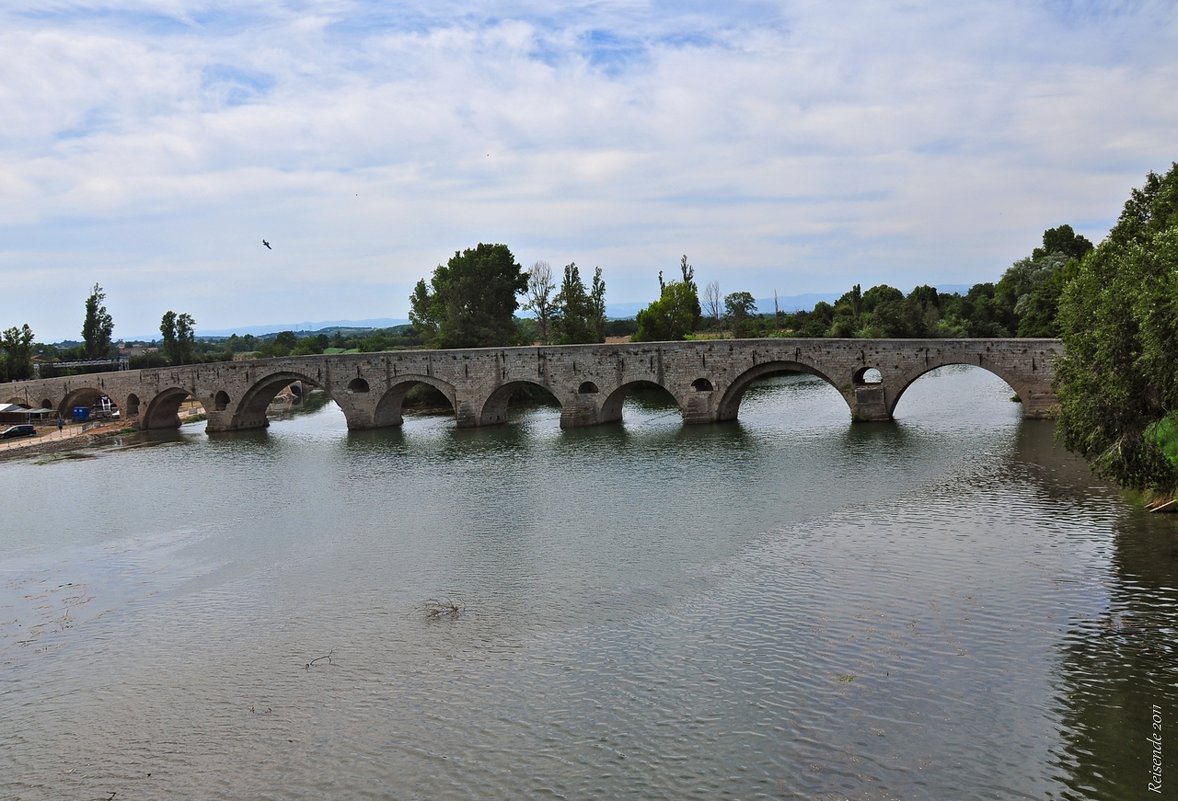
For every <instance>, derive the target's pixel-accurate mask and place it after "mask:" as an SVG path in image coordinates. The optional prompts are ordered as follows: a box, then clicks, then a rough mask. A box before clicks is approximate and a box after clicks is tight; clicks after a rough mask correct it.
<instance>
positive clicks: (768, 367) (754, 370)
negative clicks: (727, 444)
mask: <svg viewBox="0 0 1178 801" xmlns="http://www.w3.org/2000/svg"><path fill="white" fill-rule="evenodd" d="M781 373H807V374H808V375H813V376H817V377H818V378H821V379H822V380H823V381H825V382H826V383H828V384H830V385H831V386H832V387H834V388H835V389H837V390H838V392H839V394H840V395H842V396H843V400H845V401H846V402H847V406H849V407H851V409H852V410H854V406H853V404H852V401H851V398H849V397H848V393H849V392H853V389H852V388H851V387H850V386H842V387H840V386H839V385H838V384H836V383H835V382H834V381H833V380H832V379H831V377H830V376H828V375H826V374H825V373H824V372H823V371H822V370H820V369H818V368H817V367H814V366H813V365H809V364H804V363H802V362H794V361H770V362H762V363H761V364H758V365H756V366H755V367H751V368H749V369H748V370H745V371H744V372H743V373H741V374H740V375H738V376H737V377H736V378H735V379H734V380H733V381H732V383H731V384H729V385H728V388H727V389H725V390H724V394H723V395H722V396H721V397H720V402H719V403H718V404H717V405H716V420H717V421H723V420H735V419H736V415H737V412H738V411H739V410H740V402H741V400H742V399H743V398H744V393H745V392H747V391H748V388H749V387H750V386H752V384H753V382H754V381H756V380H757V379H758V378H765V377H767V376H771V375H780V374H781Z"/></svg>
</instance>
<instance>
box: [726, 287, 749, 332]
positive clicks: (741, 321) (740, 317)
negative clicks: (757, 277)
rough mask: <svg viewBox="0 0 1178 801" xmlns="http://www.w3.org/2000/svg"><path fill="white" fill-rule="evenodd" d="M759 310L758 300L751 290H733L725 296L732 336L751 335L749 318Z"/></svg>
mask: <svg viewBox="0 0 1178 801" xmlns="http://www.w3.org/2000/svg"><path fill="white" fill-rule="evenodd" d="M756 311H757V301H756V300H755V299H754V298H753V296H752V293H750V292H733V293H732V294H730V295H726V296H725V297H724V312H725V316H726V317H727V318H728V321H729V322H730V323H731V325H732V336H734V337H736V338H737V339H742V338H744V337H747V336H749V334H750V333H751V331H750V330H749V327H750V326H749V322H750V320H749V318H750V317H751V316H752V315H753V314H754V313H755V312H756Z"/></svg>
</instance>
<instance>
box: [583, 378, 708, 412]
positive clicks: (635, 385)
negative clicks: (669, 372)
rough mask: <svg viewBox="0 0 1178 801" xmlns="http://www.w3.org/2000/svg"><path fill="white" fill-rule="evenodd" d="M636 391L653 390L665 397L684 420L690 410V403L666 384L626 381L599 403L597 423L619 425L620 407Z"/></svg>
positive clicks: (636, 380) (639, 380) (641, 380)
mask: <svg viewBox="0 0 1178 801" xmlns="http://www.w3.org/2000/svg"><path fill="white" fill-rule="evenodd" d="M636 389H654V390H655V391H657V392H658V393H659V394H660V395H666V396H667V397H669V398H670V400H671V401H672V402H673V403H674V404H675V405H676V406H678V407H679V414H680V415H681V416H682V417H683V418H684V419H686V418H687V413H688V411H689V409H690V403H689V401H688V399H687V398H684V397H682V396H681V393H677V392H675V390H673V389H671V388H670V387H668V386H667V385H666V384H660V383H659V382H658V381H650V380H646V379H635V380H632V381H627V382H625V383H624V384H620V385H618V386H616V387H614V388H613V389H612V390H610V392H609V393H608V394H607V395H606V396H605V400H603V401H602V402H601V409H600V412H599V415H598V421H599V422H602V423H619V422H621V420H622V405H623V404H624V403H625V402H626V398H627V397H629V395H630V394H631V393H632V392H634V390H636Z"/></svg>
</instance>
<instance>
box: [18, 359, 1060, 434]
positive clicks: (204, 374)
mask: <svg viewBox="0 0 1178 801" xmlns="http://www.w3.org/2000/svg"><path fill="white" fill-rule="evenodd" d="M1062 353H1063V343H1062V342H1061V341H1059V340H1056V339H739V340H698V341H689V342H644V343H627V344H618V345H566V346H543V347H515V348H472V349H466V350H400V351H386V352H381V353H358V354H343V355H335V356H325V355H320V356H296V357H288V358H280V359H260V360H254V361H239V362H218V363H213V364H199V365H186V366H183V367H164V368H153V369H144V370H125V371H121V372H112V373H95V374H90V375H81V376H72V377H65V378H47V379H35V380H31V381H20V382H15V383H11V384H0V399H3V400H4V401H5V402H8V403H22V404H25V405H28V406H33V407H43V408H51V409H56V410H57V411H58V413H59V414H61V415H62V416H63V417H67V416H68V415H69V412H70V410H71V409H72V408H73V407H75V406H90V405H94V404H95V403H96V402H97V399H98V398H99V397H101V396H102V395H106V396H108V397H110V398H111V399H112V400H113V401H114V402H115V403H116V404H117V405H118V407H119V409H120V410H121V415H122V417H123V418H124V419H126V420H129V421H134V422H136V423H137V424H138V426H139V427H140V428H141V429H144V430H150V429H164V428H176V427H178V426H179V425H180V420H179V417H178V415H177V412H178V410H179V408H180V404H181V403H183V402H184V401H185V400H186V399H187V398H188V397H190V396H191V397H192V398H193V399H195V400H196V401H198V402H199V403H200V404H201V405H202V406H203V407H204V409H205V412H206V413H207V415H208V425H207V431H209V432H210V433H212V432H222V431H241V430H247V429H256V428H264V427H265V426H267V425H269V420H268V419H267V417H266V407H267V406H268V405H269V403H270V401H272V400H273V399H274V397H275V395H277V393H278V392H279V391H280V390H281V389H282V388H283V387H285V386H287V385H288V384H291V383H292V382H295V381H302V382H304V383H306V384H310V385H312V386H316V387H320V388H322V389H323V390H325V391H326V392H327V393H328V394H329V395H330V396H331V398H332V399H333V400H334V401H335V402H336V403H337V404H338V405H339V407H340V408H341V409H342V410H343V412H344V416H345V417H346V419H347V425H348V428H349V429H371V428H382V427H387V426H397V425H400V424H401V422H402V418H401V405H402V402H403V400H404V398H405V393H406V392H407V391H408V390H409V389H410V388H411V387H413V386H414V385H417V384H428V385H429V386H431V387H434V388H435V389H437V390H439V391H441V393H442V394H443V395H445V396H446V397H447V398H448V399H449V401H450V404H451V405H452V406H453V409H454V418H455V423H456V425H457V426H459V427H463V428H465V427H475V426H487V425H496V424H499V423H503V422H504V421H505V420H506V419H507V405H508V401H509V399H510V397H511V394H512V391H513V389H515V388H516V387H518V386H520V385H524V384H533V385H536V386H540V387H543V388H544V389H546V390H548V391H549V392H551V393H552V395H553V396H555V398H556V400H557V401H559V403H560V406H561V415H560V424H561V427H563V428H575V427H580V426H591V425H598V424H602V423H612V422H617V421H620V420H621V419H622V402H623V401H624V400H625V397H626V395H627V394H628V393H629V392H630V391H631V390H632V389H634V388H635V387H637V386H641V385H650V384H654V385H657V386H660V387H662V388H664V389H665V390H667V392H669V393H670V394H671V395H672V396H673V397H674V399H675V401H676V402H677V403H678V404H679V409H680V410H681V412H682V414H683V421H684V422H685V423H691V424H694V423H711V422H718V421H723V420H733V419H735V418H736V416H737V412H738V410H739V407H740V401H741V398H742V396H743V395H744V392H745V390H747V389H748V387H749V385H750V384H751V383H752V382H753V381H755V380H757V379H758V378H761V377H763V376H767V375H772V374H774V373H783V372H801V373H810V374H812V375H816V376H818V377H819V378H822V379H823V380H825V381H827V382H828V383H829V384H831V386H833V387H834V388H835V389H837V390H838V392H839V393H840V394H841V395H842V396H843V398H844V399H845V400H846V402H847V406H848V407H850V412H851V419H852V420H856V421H886V420H891V419H892V414H893V412H894V411H895V409H896V404H897V403H898V402H899V400H900V397H901V396H902V395H903V394H904V390H905V389H906V388H907V387H908V386H909V385H910V384H911V383H912V382H913V381H915V380H916V379H917V378H919V377H920V376H921V375H923V374H924V373H926V372H928V371H930V370H933V369H935V368H937V367H942V366H945V365H952V364H967V365H973V366H976V367H980V368H982V369H984V370H989V371H990V372H992V373H994V374H995V375H997V376H998V377H999V378H1001V379H1002V380H1004V381H1005V382H1006V383H1007V384H1009V385H1010V386H1011V388H1012V389H1013V390H1014V392H1015V393H1016V394H1017V395H1018V396H1019V398H1020V399H1021V401H1022V404H1023V413H1024V415H1025V416H1027V417H1048V416H1051V415H1052V414H1053V413H1054V410H1055V407H1056V397H1055V393H1054V391H1053V389H1052V379H1053V378H1054V375H1055V370H1054V368H1055V361H1056V359H1057V358H1058V357H1059V355H1060V354H1062ZM873 368H874V370H877V371H878V374H876V373H874V372H869V371H871V370H872V369H873Z"/></svg>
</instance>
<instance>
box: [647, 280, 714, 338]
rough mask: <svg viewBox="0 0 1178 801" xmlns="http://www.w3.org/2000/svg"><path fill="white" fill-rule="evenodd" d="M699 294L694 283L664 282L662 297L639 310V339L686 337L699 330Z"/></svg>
mask: <svg viewBox="0 0 1178 801" xmlns="http://www.w3.org/2000/svg"><path fill="white" fill-rule="evenodd" d="M698 300H699V298H698V297H697V296H696V294H695V290H694V289H693V288H692V286H691V285H689V284H686V283H684V282H683V281H671V282H670V283H668V284H664V285H663V291H662V294H661V295H660V296H659V299H658V300H656V301H654V302H653V303H651V304H650V305H649V306H647V307H646V308H645V309H643V310H642V311H640V312H638V315H637V317H636V319H635V321H636V322H637V323H638V330H637V331H635V332H634V336H633V340H634V341H635V342H674V341H678V340H682V339H686V338H687V335H688V334H690V333H691V332H692V331H694V330H695V322H694V321H695V320H696V319H698V318H697V317H696V314H695V308H696V304H697V303H698Z"/></svg>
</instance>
